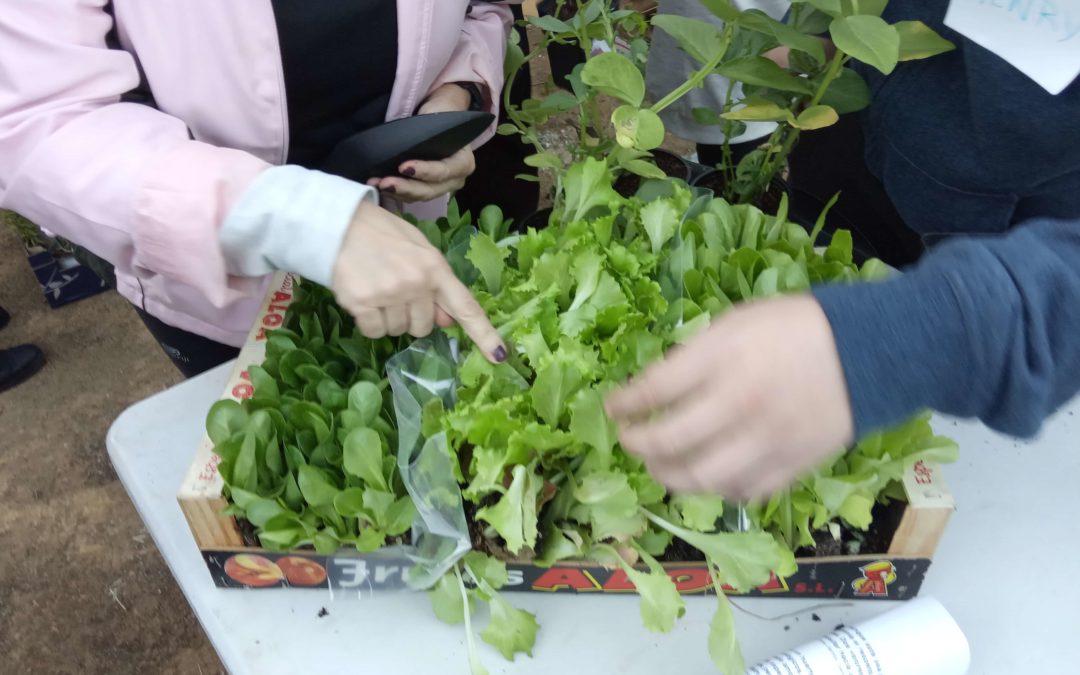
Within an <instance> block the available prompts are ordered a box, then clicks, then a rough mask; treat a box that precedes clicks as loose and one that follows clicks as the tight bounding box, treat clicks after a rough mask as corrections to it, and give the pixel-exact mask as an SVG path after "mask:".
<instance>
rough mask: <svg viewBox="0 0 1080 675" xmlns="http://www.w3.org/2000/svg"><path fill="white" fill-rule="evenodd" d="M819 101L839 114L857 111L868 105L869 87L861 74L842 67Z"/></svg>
mask: <svg viewBox="0 0 1080 675" xmlns="http://www.w3.org/2000/svg"><path fill="white" fill-rule="evenodd" d="M821 102H822V103H823V104H824V105H827V106H829V107H831V108H832V109H833V110H835V111H836V112H837V114H840V115H847V114H848V113H853V112H858V111H860V110H862V109H863V108H865V107H866V106H868V105H870V87H868V86H867V85H866V80H864V79H863V78H862V76H861V75H859V74H858V73H856V72H855V71H854V70H852V69H851V68H844V69H843V70H841V71H840V76H839V77H837V78H836V79H835V80H833V81H832V83H831V84H829V88H828V89H826V90H825V96H823V97H822V98H821Z"/></svg>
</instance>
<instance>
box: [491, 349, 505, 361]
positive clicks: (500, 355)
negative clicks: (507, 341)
mask: <svg viewBox="0 0 1080 675" xmlns="http://www.w3.org/2000/svg"><path fill="white" fill-rule="evenodd" d="M494 356H495V362H496V363H502V362H503V361H505V360H506V347H503V346H502V345H499V346H498V347H496V348H495V352H494Z"/></svg>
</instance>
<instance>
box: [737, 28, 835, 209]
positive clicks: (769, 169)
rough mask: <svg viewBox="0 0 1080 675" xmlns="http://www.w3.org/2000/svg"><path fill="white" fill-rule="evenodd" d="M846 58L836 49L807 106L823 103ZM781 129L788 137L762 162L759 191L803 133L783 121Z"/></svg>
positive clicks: (785, 160)
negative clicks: (776, 150) (822, 100)
mask: <svg viewBox="0 0 1080 675" xmlns="http://www.w3.org/2000/svg"><path fill="white" fill-rule="evenodd" d="M846 58H847V57H846V56H845V55H844V53H843V52H842V51H840V50H839V49H837V50H836V53H835V54H833V57H832V61H830V62H829V69H828V70H827V71H825V77H823V78H822V80H821V83H820V84H819V85H818V88H817V91H815V92H814V95H813V96H812V97H811V98H810V102H809V103H807V105H806V107H807V108H812V107H814V106H816V105H818V104H819V103H821V99H823V98H824V97H825V93H826V92H827V91H828V90H829V86H830V85H831V84H832V83H833V81H834V80H835V79H836V78H837V76H839V74H840V69H841V68H843V67H844V63H845V60H846ZM781 130H783V131H784V133H785V134H786V138H785V139H784V143H783V145H781V146H780V151H779V152H776V153H774V154H772V156H771V157H769V158H768V159H766V161H765V162H763V163H762V171H761V173H759V174H758V178H759V180H758V181H757V184H758V188H757V191H758V192H763V191H765V190H767V189H768V181H771V180H772V177H773V176H775V175H776V172H777V171H778V170H779V168H780V167H781V166H783V165H784V163H785V162H787V158H788V156H789V155H790V154H791V151H792V150H793V149H794V148H795V141H797V140H799V135H800V133H801V132H800V130H799V129H796V128H795V127H792V126H789V125H785V124H784V123H783V122H781V123H780V126H779V127H778V128H777V131H781ZM777 140H779V139H777ZM771 141H772V139H770V145H771V144H772V143H771ZM755 197H756V195H755Z"/></svg>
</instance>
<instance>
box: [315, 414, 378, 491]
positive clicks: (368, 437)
mask: <svg viewBox="0 0 1080 675" xmlns="http://www.w3.org/2000/svg"><path fill="white" fill-rule="evenodd" d="M344 460H345V463H344V466H345V471H347V472H348V473H349V474H350V475H352V476H356V477H357V478H360V479H361V480H363V481H364V483H365V484H367V485H369V486H371V487H377V488H380V489H382V490H386V491H389V487H388V485H387V483H386V477H385V476H383V441H382V437H381V436H379V434H378V432H376V431H375V430H374V429H369V428H367V427H360V428H359V429H353V430H352V431H351V432H349V435H348V436H346V437H345V444H344ZM300 487H301V488H303V487H304V486H303V485H301V486H300Z"/></svg>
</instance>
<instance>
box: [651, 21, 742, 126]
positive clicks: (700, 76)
mask: <svg viewBox="0 0 1080 675" xmlns="http://www.w3.org/2000/svg"><path fill="white" fill-rule="evenodd" d="M733 30H734V28H733V27H732V26H728V27H726V28H724V33H723V38H722V43H723V47H722V48H721V49H720V51H719V52H717V54H716V56H714V57H713V58H712V59H710V60H709V62H708V63H706V64H705V65H704V66H702V67H701V69H700V70H698V71H696V72H695V73H694V74H693V75H691V76H690V79H689V80H687V81H686V82H683V83H682V84H681V85H679V86H678V87H676V88H675V89H674V90H672V91H671V92H669V93H668V95H667V96H665V97H664V98H662V99H660V100H659V101H657V102H656V103H654V104H653V105H652V107H651V108H649V110H651V111H652V112H654V113H657V114H659V113H660V111H662V110H664V109H665V108H667V107H668V106H670V105H671V104H673V103H675V102H676V101H678V100H679V99H680V98H682V97H683V96H686V95H687V94H688V93H690V91H692V90H694V89H696V88H698V87H700V86H701V85H702V83H703V82H705V78H706V77H708V76H709V75H712V73H713V71H714V70H716V68H717V66H719V65H720V62H721V61H723V60H724V56H726V55H727V50H728V46H729V45H730V44H731V34H732V31H733Z"/></svg>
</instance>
